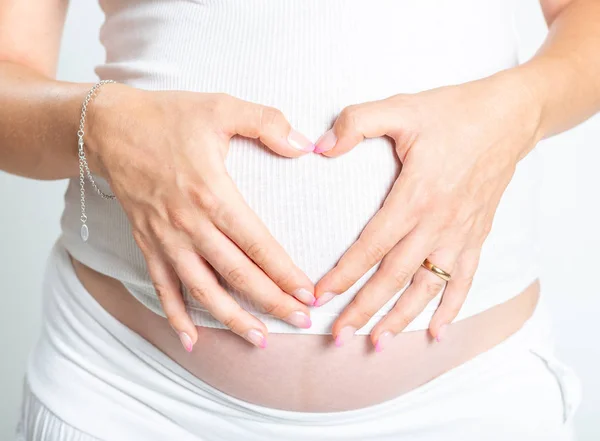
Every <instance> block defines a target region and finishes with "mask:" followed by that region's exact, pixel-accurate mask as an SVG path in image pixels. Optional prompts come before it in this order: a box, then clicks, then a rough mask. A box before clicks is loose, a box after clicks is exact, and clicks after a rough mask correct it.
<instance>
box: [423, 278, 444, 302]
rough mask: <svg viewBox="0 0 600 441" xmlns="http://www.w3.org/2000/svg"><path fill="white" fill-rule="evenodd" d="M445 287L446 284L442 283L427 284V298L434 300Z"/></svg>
mask: <svg viewBox="0 0 600 441" xmlns="http://www.w3.org/2000/svg"><path fill="white" fill-rule="evenodd" d="M444 285H445V284H444V283H443V282H442V281H439V282H438V281H435V282H428V283H427V284H425V293H426V295H427V298H430V299H432V298H434V297H435V296H437V295H438V294H439V293H440V292H441V291H442V289H444Z"/></svg>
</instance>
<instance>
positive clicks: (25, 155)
mask: <svg viewBox="0 0 600 441" xmlns="http://www.w3.org/2000/svg"><path fill="white" fill-rule="evenodd" d="M91 86H92V85H91V84H77V83H67V82H60V81H56V80H53V79H50V78H48V77H46V76H44V75H42V74H40V73H38V72H36V71H35V70H33V69H31V68H28V67H26V66H22V65H19V64H17V63H12V62H3V61H0V170H4V171H7V172H9V173H13V174H17V175H21V176H26V177H30V178H34V179H63V178H69V177H73V176H77V175H78V172H79V166H78V160H77V135H76V133H77V130H78V125H79V116H80V112H81V103H82V100H83V98H84V97H85V95H86V93H87V91H88V90H89V89H90V87H91Z"/></svg>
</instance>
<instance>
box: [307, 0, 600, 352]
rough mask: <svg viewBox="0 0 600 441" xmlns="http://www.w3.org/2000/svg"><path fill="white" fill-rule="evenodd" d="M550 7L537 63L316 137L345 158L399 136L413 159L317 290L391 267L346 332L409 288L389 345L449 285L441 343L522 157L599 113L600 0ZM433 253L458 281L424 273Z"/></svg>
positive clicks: (362, 115) (352, 114)
mask: <svg viewBox="0 0 600 441" xmlns="http://www.w3.org/2000/svg"><path fill="white" fill-rule="evenodd" d="M542 6H543V10H544V13H545V16H546V19H547V21H548V22H549V23H550V33H549V35H548V38H547V40H546V42H545V44H544V45H543V47H542V48H541V49H540V50H539V52H538V53H537V54H536V56H535V57H533V58H532V59H531V60H530V61H528V62H527V63H525V64H523V65H521V66H518V67H516V68H512V69H508V70H505V71H502V72H499V73H497V74H495V75H492V76H490V77H488V78H483V79H481V80H477V81H472V82H469V83H465V84H461V85H457V86H449V87H442V88H439V89H434V90H429V91H425V92H421V93H417V94H414V95H396V96H392V97H390V98H387V99H384V100H381V101H375V102H370V103H363V104H358V105H354V106H350V107H347V108H346V109H344V111H343V112H342V113H341V114H340V116H339V118H338V119H337V121H336V122H335V124H334V126H333V128H332V129H331V130H330V131H328V133H327V134H326V136H323V137H322V138H321V139H320V140H319V141H318V142H317V146H316V149H315V152H321V153H323V154H324V155H326V156H331V157H334V156H338V155H341V154H343V153H344V152H347V151H348V150H350V149H352V148H354V147H355V146H356V145H357V144H358V143H360V142H361V141H362V140H363V139H364V138H366V137H379V136H389V137H391V138H392V139H394V141H395V144H396V152H397V154H398V156H399V158H400V160H401V161H402V163H403V167H402V172H401V173H400V175H399V177H398V179H397V180H396V182H395V184H394V186H393V188H392V190H391V191H390V193H389V194H388V196H387V198H386V200H385V203H384V204H383V206H382V208H381V210H380V211H379V212H378V213H377V214H376V215H375V216H374V217H373V219H371V221H370V222H369V223H368V224H367V226H366V227H365V229H364V230H363V232H362V233H361V235H360V237H359V239H358V240H357V241H356V243H354V244H353V245H352V246H351V247H350V248H349V249H348V251H347V252H346V253H345V254H344V255H343V256H342V258H341V259H340V261H339V262H338V264H337V265H336V266H335V268H333V269H332V270H331V271H330V272H329V273H327V274H326V275H325V276H324V277H323V278H322V279H321V280H320V281H319V282H318V283H317V286H316V287H315V295H316V297H317V298H318V300H317V303H316V304H317V305H322V304H324V303H326V302H327V301H329V300H330V299H331V298H333V297H334V296H335V295H337V294H342V293H344V292H345V291H346V290H348V289H349V288H350V287H351V286H352V285H353V284H354V283H355V282H356V281H357V280H359V279H360V278H361V277H362V276H363V275H364V274H365V273H366V272H367V271H368V270H369V269H370V268H371V267H373V266H374V265H375V264H377V263H378V262H381V265H380V267H379V269H378V271H377V272H376V273H375V274H374V275H373V277H371V279H370V280H369V281H368V282H367V283H366V284H365V285H364V286H363V287H362V288H361V290H360V291H359V292H358V293H357V295H356V297H355V298H354V299H353V301H352V302H351V303H350V304H349V305H348V307H347V308H346V309H345V310H344V312H343V313H342V314H341V315H340V317H339V318H338V319H337V321H336V322H335V324H334V326H333V334H334V336H335V337H336V338H343V336H346V338H347V335H348V334H349V332H347V331H346V332H342V330H343V329H346V330H350V331H355V330H356V329H359V328H361V327H362V326H364V325H365V324H366V323H367V321H368V320H369V318H370V317H372V316H373V314H375V313H376V312H377V311H378V310H379V309H381V307H382V306H383V305H384V304H385V303H386V302H387V301H388V300H389V299H390V298H391V297H392V296H393V295H394V294H395V293H397V292H398V291H400V290H401V289H402V288H404V287H405V286H406V285H407V284H409V285H408V287H407V289H406V290H405V291H404V292H403V293H402V295H401V296H400V299H399V300H398V302H397V303H396V305H395V307H394V308H393V309H392V310H391V311H390V313H389V314H388V315H387V316H386V317H384V318H383V319H382V320H381V321H380V322H379V323H378V324H377V325H376V326H375V328H374V329H373V331H372V333H371V339H372V342H373V344H374V345H375V347H376V348H378V349H382V347H383V346H384V345H385V344H384V343H383V342H384V341H385V340H386V339H387V338H388V337H390V336H392V335H395V334H397V333H398V332H401V331H402V330H403V329H404V328H405V327H406V326H407V325H408V324H409V323H410V322H412V320H414V318H415V317H416V316H417V315H418V314H419V313H420V312H421V311H423V309H424V308H425V306H426V305H427V304H428V303H429V301H431V300H432V299H433V298H435V297H436V296H437V295H438V294H439V293H440V292H442V290H443V296H442V300H441V302H440V304H439V306H438V308H437V311H436V312H435V314H434V316H433V318H432V320H431V323H430V325H429V331H430V333H431V335H432V337H434V338H436V339H438V340H439V339H441V337H442V335H443V330H444V329H445V326H446V325H447V324H449V323H451V322H452V321H453V320H454V319H455V318H456V316H457V314H458V312H459V311H460V308H461V307H462V305H463V303H464V300H465V298H466V296H467V294H468V291H469V289H470V287H471V284H472V281H473V276H474V274H475V271H476V269H477V266H478V261H479V256H480V253H481V248H482V245H483V243H484V241H485V239H486V237H487V235H488V233H489V231H490V229H491V225H492V220H493V218H494V215H495V212H496V208H497V207H498V203H499V201H500V199H501V197H502V195H503V193H504V191H505V190H506V187H507V185H508V183H509V182H510V180H511V179H512V176H513V174H514V171H515V169H516V166H517V163H518V161H519V160H520V159H522V158H523V157H525V156H526V155H527V153H528V152H529V151H530V150H531V149H533V148H534V147H535V145H536V144H537V142H538V141H539V140H540V139H542V138H544V137H548V136H551V135H553V134H556V133H559V132H561V131H564V130H567V129H569V128H571V127H573V126H575V125H576V124H578V123H581V122H582V121H584V120H585V119H586V118H589V117H590V116H592V115H593V114H594V113H596V112H598V111H599V110H600V26H599V25H598V23H600V1H598V0H572V1H565V0H562V1H559V0H544V1H542ZM457 103H460V105H459V106H457ZM426 258H427V259H428V260H429V261H430V262H432V263H433V264H434V265H436V266H438V267H439V268H441V269H443V270H445V271H446V272H448V273H450V274H451V275H452V278H451V279H450V280H449V281H448V282H447V283H445V282H444V280H442V279H441V278H439V277H438V276H436V275H435V274H432V273H431V272H429V271H427V270H426V269H425V268H422V267H421V263H422V262H423V261H424V260H425V259H426ZM340 336H342V337H340ZM382 336H384V338H383V339H382V338H381V337H382Z"/></svg>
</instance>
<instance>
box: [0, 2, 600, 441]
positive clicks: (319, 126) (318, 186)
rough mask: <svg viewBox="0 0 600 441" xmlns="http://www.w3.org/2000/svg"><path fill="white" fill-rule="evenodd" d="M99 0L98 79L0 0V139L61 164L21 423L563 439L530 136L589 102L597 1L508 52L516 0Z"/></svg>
mask: <svg viewBox="0 0 600 441" xmlns="http://www.w3.org/2000/svg"><path fill="white" fill-rule="evenodd" d="M100 3H101V7H102V9H103V10H104V13H105V14H106V21H105V23H104V25H103V27H102V30H101V33H100V39H101V41H102V43H103V45H104V47H105V48H106V60H105V62H104V63H103V64H101V65H100V66H98V67H97V70H96V72H97V74H98V76H99V77H100V79H101V80H102V82H100V83H98V84H97V85H94V84H76V83H67V82H61V81H57V80H55V79H54V76H55V69H56V63H57V54H58V49H59V41H60V35H61V29H62V27H63V22H64V16H65V11H66V2H65V1H63V0H1V1H0V59H1V60H2V61H1V62H0V104H1V105H0V135H1V136H0V140H1V142H0V166H1V168H2V169H4V170H6V171H8V172H10V173H14V174H19V175H23V176H28V177H31V178H34V179H64V178H68V179H70V183H69V187H68V189H67V192H66V195H65V209H64V213H63V216H62V221H61V225H62V235H61V237H60V239H59V240H58V241H57V243H56V245H55V247H54V249H53V250H52V254H51V256H50V257H49V260H48V265H47V270H46V274H45V282H44V288H43V289H44V314H43V326H42V333H41V336H40V339H39V341H38V343H37V345H36V347H35V348H34V350H33V351H32V354H31V357H30V361H29V365H28V368H27V376H26V382H25V388H24V392H25V398H24V402H23V408H22V417H21V421H20V423H19V427H18V438H17V439H19V440H27V441H31V440H36V441H37V440H52V441H88V440H89V441H91V440H107V441H131V440H144V441H158V440H179V441H182V440H202V441H205V440H210V441H217V440H219V441H220V440H226V441H238V440H248V441H258V440H328V441H329V440H330V441H334V440H355V441H359V440H360V441H365V440H419V441H430V440H461V441H464V440H487V441H489V440H502V441H505V440H519V441H525V440H534V439H535V440H538V439H539V440H568V439H571V419H572V416H573V412H574V409H575V407H576V406H577V402H578V399H579V398H578V392H579V390H578V383H577V379H576V377H574V376H573V374H572V373H571V371H570V370H569V369H568V368H566V367H565V366H564V365H562V364H561V363H560V362H559V361H558V360H557V359H556V358H555V357H554V356H553V354H552V340H551V337H550V335H549V322H548V317H547V315H546V310H545V309H544V306H543V302H541V303H539V304H538V297H539V292H540V287H539V283H538V275H539V268H538V263H539V258H538V255H537V246H536V244H537V242H536V232H537V219H536V213H537V211H536V204H537V188H538V184H539V177H540V164H539V158H538V157H537V156H536V150H534V147H535V146H536V144H537V143H538V141H540V140H542V139H544V138H546V137H549V136H551V135H553V134H555V133H558V132H561V131H563V130H566V129H568V128H570V127H573V126H574V125H576V124H578V123H580V122H581V121H583V120H585V119H586V118H588V117H590V116H591V115H593V114H594V113H595V112H597V111H598V110H599V109H600V56H599V54H600V27H598V25H597V24H598V23H599V22H600V2H598V1H596V0H573V1H569V0H562V1H561V0H543V1H542V2H541V3H542V7H543V10H544V14H545V17H546V20H547V22H548V23H549V24H550V26H551V30H550V34H549V37H548V39H547V41H546V43H545V44H544V46H543V47H542V48H541V49H540V51H539V52H538V54H537V55H536V56H535V57H534V58H533V59H532V60H530V61H529V62H527V63H525V64H523V65H517V55H516V52H517V38H516V35H515V32H514V23H513V20H514V14H515V7H516V1H504V0H502V1H501V0H454V1H434V0H419V1H417V0H402V1H391V0H390V1H365V0H346V1H343V0H329V1H324V0H290V1H274V0H273V1H267V0H263V1H241V0H240V1H233V0H231V1H226V0H223V1H216V0H207V1H200V0H197V1H194V0H177V1H167V0H132V1H123V0H101V2H100ZM313 140H314V141H313ZM565 154H567V155H568V154H569V152H568V151H565Z"/></svg>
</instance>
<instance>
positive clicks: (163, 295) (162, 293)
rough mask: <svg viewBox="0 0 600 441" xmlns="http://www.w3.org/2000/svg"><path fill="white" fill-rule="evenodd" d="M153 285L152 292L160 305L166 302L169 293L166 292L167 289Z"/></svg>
mask: <svg viewBox="0 0 600 441" xmlns="http://www.w3.org/2000/svg"><path fill="white" fill-rule="evenodd" d="M153 285H154V291H155V292H156V297H158V300H160V303H161V304H162V303H164V302H165V301H167V299H168V298H169V291H168V290H167V288H166V287H165V286H164V285H162V284H160V283H157V282H154V283H153Z"/></svg>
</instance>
